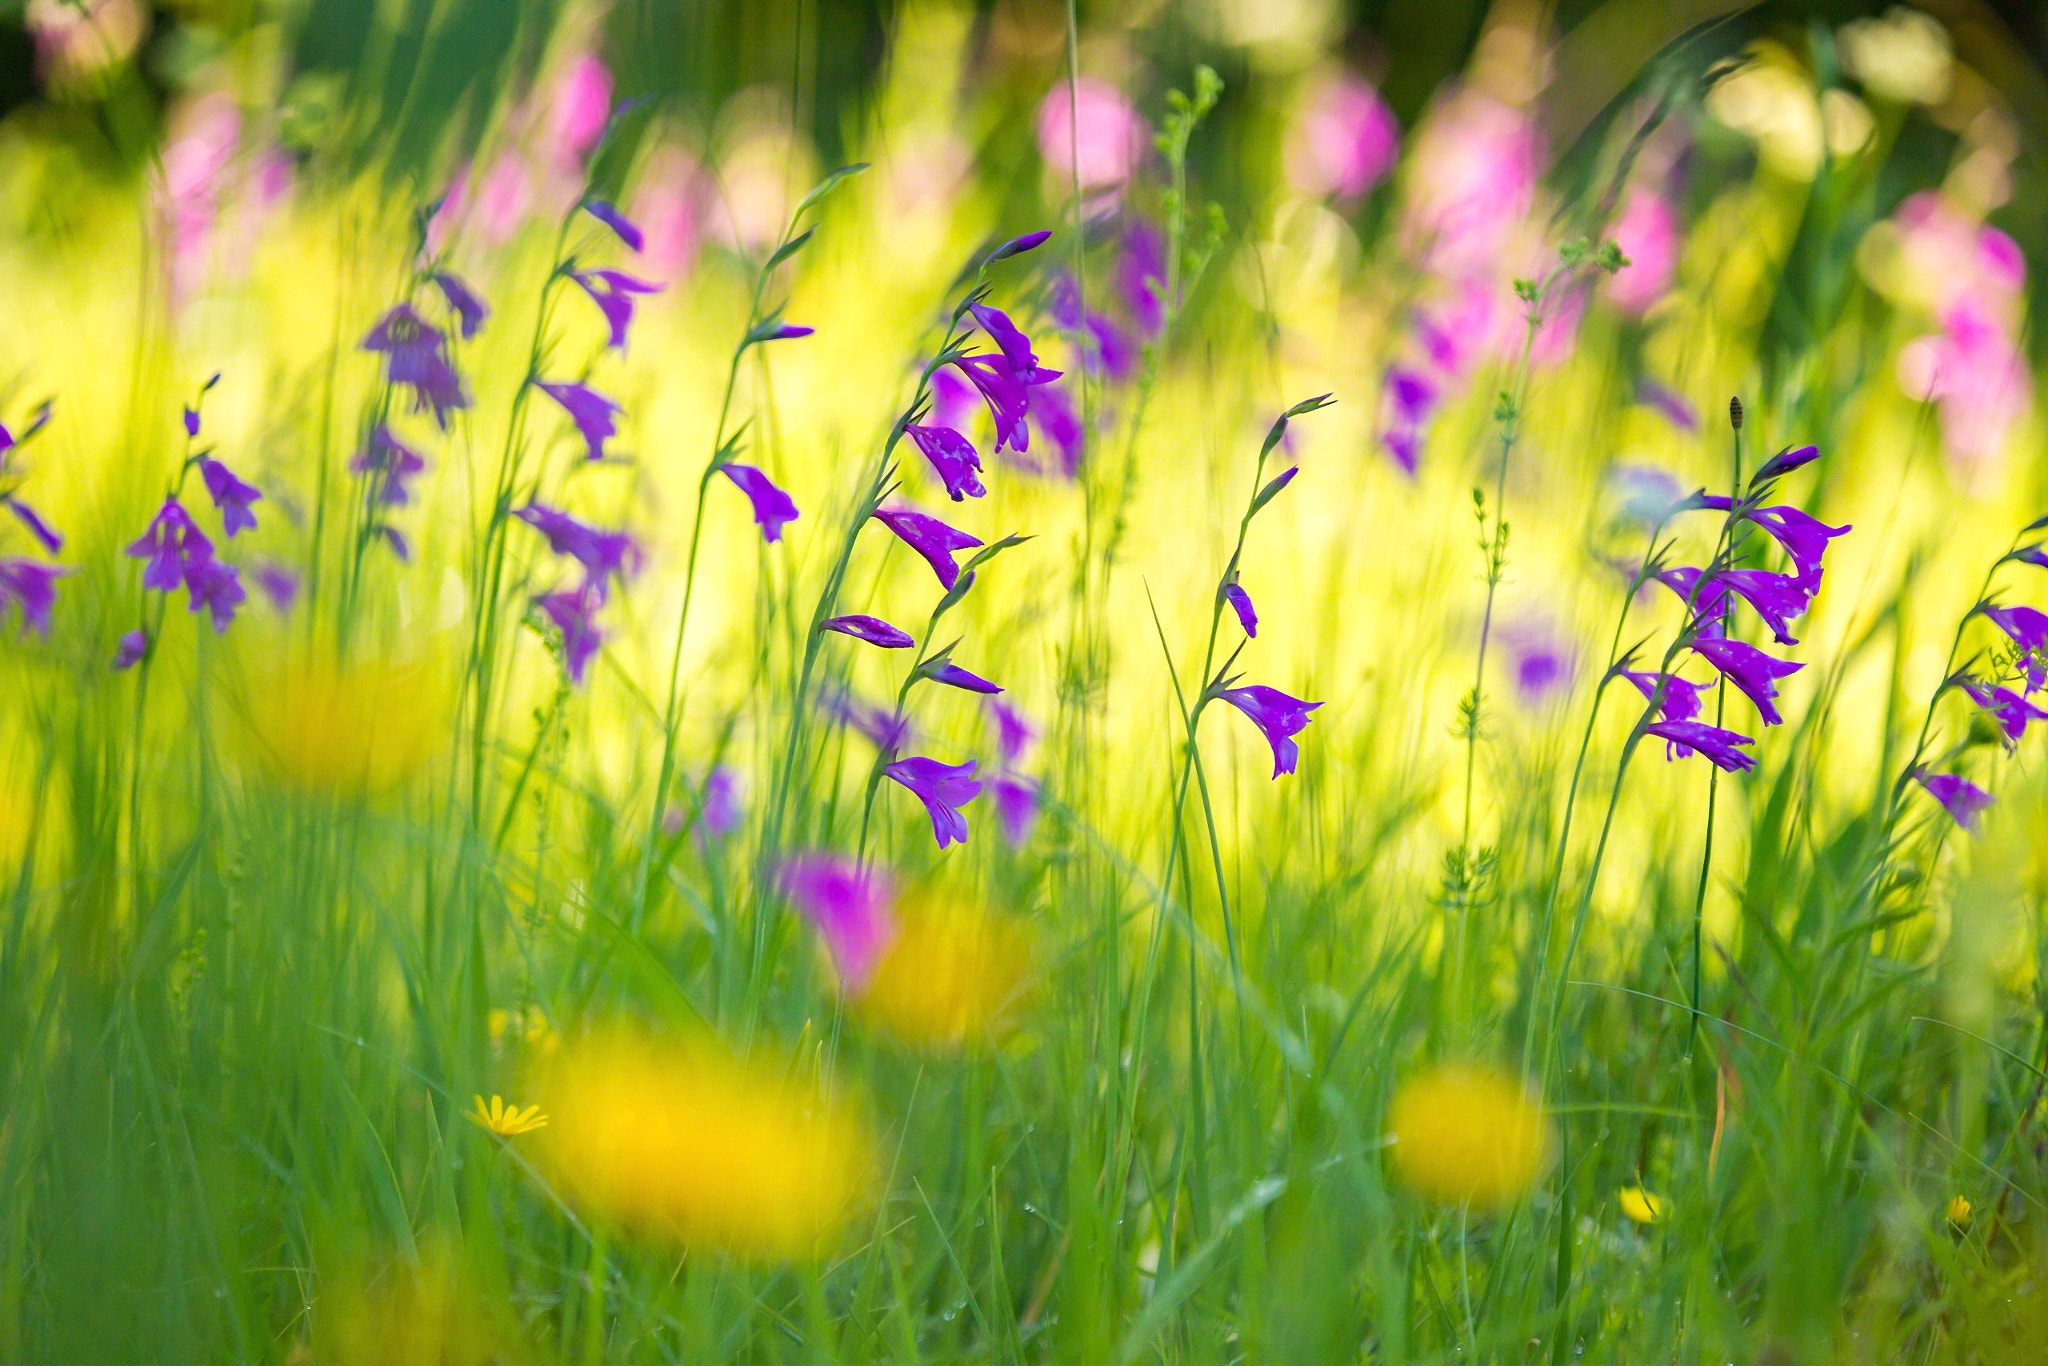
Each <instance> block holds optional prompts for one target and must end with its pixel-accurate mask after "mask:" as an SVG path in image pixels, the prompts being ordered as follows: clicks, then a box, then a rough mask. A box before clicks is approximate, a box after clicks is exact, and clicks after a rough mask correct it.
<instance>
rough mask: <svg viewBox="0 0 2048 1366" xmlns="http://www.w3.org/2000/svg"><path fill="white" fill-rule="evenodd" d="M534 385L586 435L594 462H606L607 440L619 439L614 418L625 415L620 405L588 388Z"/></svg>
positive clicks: (580, 386) (582, 385)
mask: <svg viewBox="0 0 2048 1366" xmlns="http://www.w3.org/2000/svg"><path fill="white" fill-rule="evenodd" d="M534 383H535V384H537V385H539V386H540V389H541V392H542V393H544V394H546V395H547V396H548V397H549V398H551V399H553V400H554V401H555V402H557V403H559V404H561V405H562V410H563V411H564V412H566V413H568V414H569V418H570V420H571V421H572V422H574V423H575V424H576V430H577V431H579V432H581V433H582V434H583V442H584V445H586V446H588V447H589V449H590V458H591V459H592V460H602V459H604V443H605V439H606V438H607V437H612V436H616V435H618V431H619V429H618V426H617V425H616V424H615V423H614V422H613V421H612V418H613V417H614V416H615V415H616V414H618V413H619V412H620V411H622V410H621V409H620V407H619V405H618V404H616V403H614V402H612V401H611V400H610V399H608V398H606V397H605V396H604V395H603V394H600V393H598V392H597V391H596V390H595V389H592V388H591V387H590V386H588V385H585V384H550V383H548V382H547V381H545V380H535V381H534Z"/></svg>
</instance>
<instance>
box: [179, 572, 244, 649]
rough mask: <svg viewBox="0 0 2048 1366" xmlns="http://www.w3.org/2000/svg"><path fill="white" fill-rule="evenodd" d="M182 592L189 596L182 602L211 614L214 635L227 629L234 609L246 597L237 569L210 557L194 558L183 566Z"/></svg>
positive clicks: (233, 616)
mask: <svg viewBox="0 0 2048 1366" xmlns="http://www.w3.org/2000/svg"><path fill="white" fill-rule="evenodd" d="M185 591H186V593H187V594H188V595H189V596H188V599H187V602H186V605H187V606H188V607H190V608H191V609H192V611H194V612H207V613H209V614H211V615H212V617H213V630H214V634H215V635H219V634H221V633H223V632H225V631H226V630H227V629H228V624H229V623H230V622H232V621H233V620H234V619H235V611H236V609H237V608H239V607H240V606H241V605H242V604H243V603H244V602H246V601H247V600H248V597H249V594H248V592H247V591H246V590H245V589H243V587H242V575H241V571H240V570H238V569H236V568H235V567H234V566H233V565H231V564H228V563H225V562H224V561H221V560H213V559H207V560H196V561H194V562H193V563H191V564H189V565H187V566H186V569H185Z"/></svg>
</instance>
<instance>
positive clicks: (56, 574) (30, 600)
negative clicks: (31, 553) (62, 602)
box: [0, 560, 74, 636]
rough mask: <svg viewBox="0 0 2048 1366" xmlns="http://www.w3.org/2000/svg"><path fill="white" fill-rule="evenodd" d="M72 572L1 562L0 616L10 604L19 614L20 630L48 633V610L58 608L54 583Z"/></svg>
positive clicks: (25, 562)
mask: <svg viewBox="0 0 2048 1366" xmlns="http://www.w3.org/2000/svg"><path fill="white" fill-rule="evenodd" d="M73 572H74V571H73V570H71V569H69V568H67V567H65V566H63V565H57V564H42V563H40V562H38V561H36V560H0V614H4V613H5V612H6V611H7V606H8V604H9V603H12V604H14V606H15V607H17V608H18V609H19V610H20V612H21V629H22V630H23V631H24V632H27V631H34V632H35V633H36V634H37V635H40V636H46V635H48V634H50V610H51V609H52V608H53V607H55V606H56V605H57V580H58V579H61V578H63V577H64V576H65V575H67V574H70V573H73Z"/></svg>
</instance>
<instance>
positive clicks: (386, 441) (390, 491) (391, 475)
mask: <svg viewBox="0 0 2048 1366" xmlns="http://www.w3.org/2000/svg"><path fill="white" fill-rule="evenodd" d="M348 467H349V469H350V470H351V471H352V472H354V473H356V474H370V475H375V476H377V480H376V488H375V490H374V492H373V493H372V495H371V496H372V497H373V498H375V499H376V500H377V501H378V502H380V503H383V504H385V505H386V506H389V507H403V506H405V505H406V504H407V503H409V502H411V501H412V489H411V488H410V487H408V486H407V484H406V481H407V480H408V479H413V478H416V477H417V476H419V475H420V474H422V473H424V472H425V470H426V468H427V462H426V461H425V460H423V459H422V458H421V457H420V456H419V454H418V453H417V452H416V451H413V450H410V449H408V448H407V447H406V446H405V444H404V443H403V442H401V441H400V440H399V439H398V438H397V437H395V436H393V435H392V434H391V428H389V427H387V426H385V425H384V424H383V423H381V422H380V423H378V424H377V425H376V426H375V427H372V428H371V429H370V438H369V440H368V441H367V442H365V443H364V445H363V449H362V450H361V451H359V452H357V453H356V455H355V457H354V458H353V459H351V460H350V461H349V462H348Z"/></svg>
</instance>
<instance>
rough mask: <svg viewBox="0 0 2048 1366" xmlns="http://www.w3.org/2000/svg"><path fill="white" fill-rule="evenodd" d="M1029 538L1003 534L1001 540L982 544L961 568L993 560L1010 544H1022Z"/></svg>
mask: <svg viewBox="0 0 2048 1366" xmlns="http://www.w3.org/2000/svg"><path fill="white" fill-rule="evenodd" d="M1030 539H1031V538H1030V537H1029V536H1005V537H1003V539H1002V540H1000V541H997V542H996V543H995V544H994V545H985V546H983V547H982V548H981V549H980V550H979V551H977V552H976V553H975V556H974V558H973V559H971V560H969V561H968V562H967V563H966V564H965V565H963V566H962V568H963V569H973V568H974V567H975V566H976V565H980V564H986V563H988V562H989V561H990V560H993V559H994V558H995V557H996V556H998V555H1000V554H1002V553H1003V552H1004V551H1005V550H1008V549H1009V548H1010V547H1011V546H1013V545H1022V544H1024V542H1026V541H1028V540H1030Z"/></svg>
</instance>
